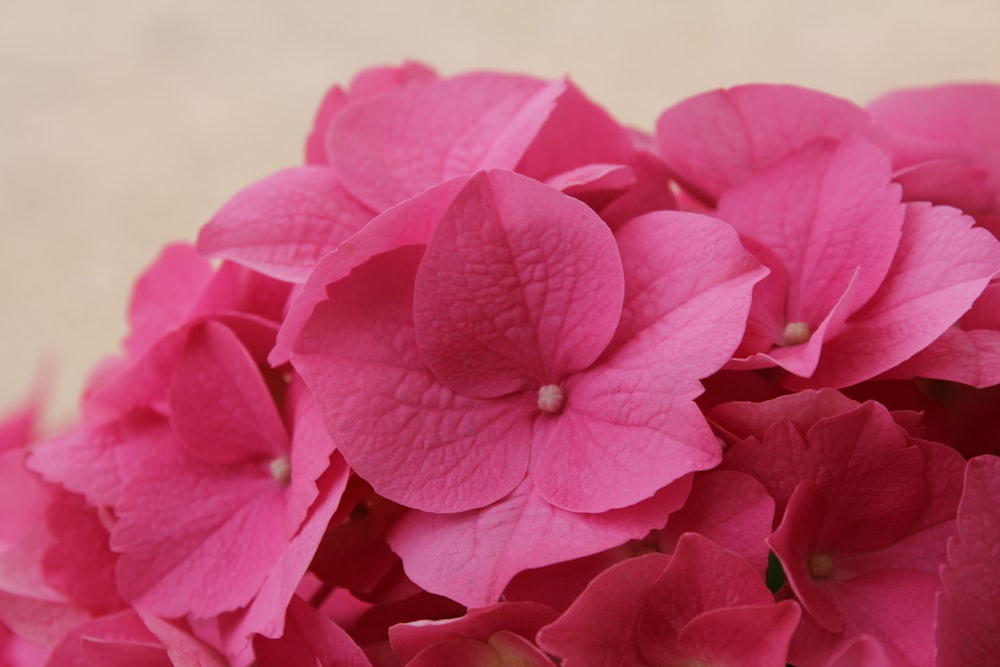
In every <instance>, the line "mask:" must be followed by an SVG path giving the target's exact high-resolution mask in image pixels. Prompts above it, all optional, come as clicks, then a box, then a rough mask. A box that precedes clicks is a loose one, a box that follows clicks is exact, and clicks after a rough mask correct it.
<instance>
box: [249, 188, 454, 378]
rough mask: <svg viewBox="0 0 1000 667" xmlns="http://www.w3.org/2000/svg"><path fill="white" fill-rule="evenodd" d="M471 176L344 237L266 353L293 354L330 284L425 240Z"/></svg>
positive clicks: (274, 357)
mask: <svg viewBox="0 0 1000 667" xmlns="http://www.w3.org/2000/svg"><path fill="white" fill-rule="evenodd" d="M467 180H468V179H467V178H458V179H455V180H452V181H447V182H445V183H441V184H440V185H437V186H435V187H433V188H431V189H430V190H428V191H427V192H425V193H423V194H421V195H419V196H417V197H414V198H413V199H412V200H410V201H406V202H404V203H402V204H400V205H399V206H395V207H393V208H390V209H389V210H388V211H386V212H385V213H383V214H382V215H380V216H378V217H376V218H375V219H374V220H372V221H371V222H370V223H369V224H368V225H367V226H366V227H365V228H364V230H363V231H362V232H361V233H359V234H357V235H356V236H354V237H353V238H351V239H350V240H348V241H346V242H345V243H344V244H343V245H342V246H341V247H340V249H339V251H337V252H332V253H330V254H329V255H327V256H325V257H324V258H323V259H322V260H320V262H319V264H317V265H316V268H315V270H313V272H312V274H310V276H309V279H308V280H307V281H306V283H305V285H304V286H303V287H302V289H301V290H300V291H299V293H298V295H297V296H296V297H295V299H294V300H293V301H292V304H291V307H290V308H289V311H288V314H287V315H286V316H285V318H284V320H283V322H282V326H281V330H280V331H279V332H278V340H277V342H276V343H275V345H274V350H273V351H272V352H271V354H270V356H269V357H268V360H269V361H270V362H271V365H272V366H279V365H281V364H283V363H285V362H287V361H288V360H289V358H290V356H291V353H292V345H293V343H294V342H295V339H296V338H297V337H298V336H299V334H300V333H301V332H302V328H303V327H304V326H305V324H306V322H307V321H308V320H309V316H310V315H312V312H313V309H314V308H315V307H316V305H317V304H318V303H320V302H322V301H324V300H326V298H327V295H326V288H327V286H328V285H330V284H332V283H334V282H336V281H338V280H341V279H343V278H346V277H347V276H348V275H350V273H351V271H352V270H354V269H355V268H357V267H359V266H361V265H362V264H364V263H365V262H367V261H368V260H370V259H371V258H372V257H375V256H377V255H380V254H383V253H386V252H389V251H391V250H395V249H397V248H401V247H403V246H407V245H426V244H427V243H428V241H430V238H431V235H432V234H433V233H434V230H435V229H436V228H437V224H438V221H439V220H440V219H441V216H442V215H444V212H445V211H446V210H447V209H448V207H449V206H450V205H451V202H452V200H454V198H455V195H456V194H458V192H459V190H461V189H462V187H463V186H464V185H465V183H466V182H467Z"/></svg>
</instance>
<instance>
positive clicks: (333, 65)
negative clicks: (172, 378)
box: [0, 0, 1000, 423]
mask: <svg viewBox="0 0 1000 667" xmlns="http://www.w3.org/2000/svg"><path fill="white" fill-rule="evenodd" d="M998 35H1000V2H997V1H996V0H867V1H864V0H841V1H840V2H828V1H826V0H815V1H814V0H752V1H751V0H745V1H739V0H728V1H727V0H700V1H698V2H693V1H691V2H688V1H686V0H646V1H641V0H618V2H614V3H612V2H609V1H605V2H597V1H594V0H504V1H503V2H487V1H486V0H483V1H476V0H423V1H417V0H413V1H412V2H411V1H404V0H398V1H395V2H389V1H384V0H365V1H364V2H357V1H354V2H347V1H345V0H298V1H297V2H291V3H277V2H265V1H264V0H213V1H212V2H205V1H204V0H141V1H140V2H135V1H133V0H88V1H87V2H80V1H79V0H0V318H2V320H0V322H2V326H0V413H2V412H3V411H4V409H5V408H6V407H10V406H12V405H13V404H14V403H15V402H17V401H18V400H19V399H20V398H21V397H23V396H24V395H25V394H26V393H27V391H28V390H29V389H30V387H31V386H32V384H33V383H34V382H35V379H36V377H37V376H38V375H39V372H40V369H41V368H42V367H44V366H47V367H48V368H49V370H50V372H49V375H50V376H51V378H52V380H53V381H54V382H53V391H52V405H51V407H50V410H49V421H50V423H56V422H58V421H62V420H63V419H66V418H69V417H70V416H71V415H73V414H74V411H75V409H76V396H77V395H78V393H79V391H80V388H81V387H82V384H83V380H84V378H85V376H86V373H87V372H88V370H89V369H90V368H91V367H92V366H93V364H94V363H95V362H96V361H97V360H98V359H99V358H100V357H102V356H104V355H106V354H109V353H112V352H114V351H116V350H117V349H118V343H119V341H120V339H121V337H122V336H123V335H124V333H125V311H126V304H127V300H128V294H129V291H130V289H131V283H132V280H133V279H134V277H135V276H136V275H137V273H138V272H139V271H140V270H141V269H142V267H143V266H144V265H146V264H147V263H148V262H149V261H150V259H152V258H153V257H154V256H155V254H156V253H157V251H158V249H159V248H160V247H161V246H162V245H163V244H164V243H166V242H168V241H173V240H180V239H189V240H193V239H194V238H195V235H196V233H197V230H198V228H199V226H200V225H201V224H202V223H203V222H205V221H206V220H207V219H208V218H209V217H210V216H211V215H212V213H213V212H214V211H215V210H216V209H217V208H218V207H219V206H220V205H221V204H222V203H223V202H225V201H226V199H227V198H228V197H229V196H231V195H232V194H233V193H234V192H235V191H236V190H237V189H239V188H240V187H242V186H244V185H247V184H249V183H251V182H252V181H254V180H257V179H258V178H260V177H262V176H264V175H266V174H269V173H271V172H273V171H276V170H277V169H279V168H281V167H284V166H288V165H293V164H296V163H298V162H299V161H300V160H301V153H302V150H301V147H302V142H303V139H304V137H305V133H306V131H307V129H308V128H309V126H310V122H311V119H312V114H313V111H314V108H315V106H316V104H317V102H318V101H319V99H320V98H321V97H322V95H323V93H324V91H325V90H326V89H327V88H328V87H329V86H330V85H331V84H333V83H335V82H345V83H346V82H347V81H349V79H350V77H351V76H352V75H353V73H354V72H356V71H357V70H359V69H361V68H363V67H366V66H368V65H373V64H385V63H398V62H400V61H402V60H404V59H419V60H422V61H424V62H426V63H428V64H430V65H432V66H434V67H435V68H437V69H438V70H439V71H440V72H442V73H444V74H452V73H457V72H459V71H462V70H466V69H474V68H495V69H502V70H511V71H520V72H526V73H531V74H535V75H540V76H543V77H556V76H561V75H563V74H564V73H568V74H570V75H571V77H572V78H573V79H574V80H575V81H576V82H577V84H578V85H580V86H581V87H582V88H583V89H584V90H585V91H586V92H587V93H589V94H590V96H591V97H593V98H594V99H596V100H597V101H598V102H600V103H601V104H603V105H604V106H606V107H607V108H608V109H609V110H610V111H611V112H612V113H613V114H615V115H616V116H617V117H618V118H620V119H622V120H624V121H626V122H629V123H631V124H634V125H637V126H640V127H643V128H651V127H652V126H653V123H654V121H655V119H656V117H657V115H658V113H659V112H660V111H661V110H662V109H664V108H665V107H667V106H669V105H670V104H672V103H674V102H676V101H678V100H681V99H683V98H684V97H686V96H689V95H692V94H695V93H698V92H701V91H704V90H708V89H711V88H716V87H720V86H730V85H735V84H738V83H745V82H752V81H767V82H790V83H797V84H801V85H806V86H811V87H816V88H820V89H823V90H826V91H828V92H831V93H834V94H837V95H841V96H844V97H848V98H850V99H853V100H855V101H857V102H862V103H863V102H866V101H868V100H870V99H871V98H873V97H874V96H876V95H877V94H878V93H880V92H882V91H884V90H886V89H889V88H891V87H901V86H912V85H927V84H932V83H937V82H943V81H947V80H993V81H1000V37H998ZM998 122H1000V119H998Z"/></svg>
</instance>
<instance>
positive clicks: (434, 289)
mask: <svg viewBox="0 0 1000 667" xmlns="http://www.w3.org/2000/svg"><path fill="white" fill-rule="evenodd" d="M623 291H624V283H623V277H622V268H621V259H620V258H619V255H618V251H617V248H616V247H615V243H614V237H613V236H612V234H611V231H610V230H609V229H608V227H607V225H605V224H604V223H603V222H602V221H601V219H600V218H598V217H597V215H596V214H595V213H594V212H593V211H591V210H590V209H589V208H588V207H587V206H585V205H584V204H582V203H580V202H578V201H576V200H574V199H572V198H570V197H567V196H565V195H562V194H560V193H559V192H558V191H556V190H554V189H552V188H550V187H547V186H544V185H541V184H539V183H537V182H536V181H533V180H531V179H529V178H526V177H524V176H519V175H517V174H514V173H512V172H503V171H492V172H487V173H481V174H477V175H476V176H475V177H473V178H472V180H470V181H469V183H468V185H466V186H465V188H463V189H462V191H461V192H460V193H459V194H458V196H457V197H456V198H455V201H454V202H453V203H452V205H451V207H450V208H449V209H448V212H447V213H445V215H444V217H443V218H442V219H441V222H440V224H439V225H438V228H437V230H436V231H435V233H434V237H433V238H432V239H431V242H430V244H429V245H428V246H427V254H426V255H425V256H424V259H423V261H422V262H421V264H420V268H419V270H418V271H417V276H416V284H415V287H414V294H413V317H414V321H415V324H416V336H417V344H418V346H419V347H420V352H421V355H422V357H423V359H424V361H425V362H426V364H427V365H428V366H429V367H430V368H431V370H433V371H434V374H435V375H436V376H437V377H438V379H439V380H440V381H441V382H442V383H443V384H444V385H446V386H447V387H448V388H450V389H452V390H454V391H457V392H459V393H462V394H465V395H467V396H474V397H477V398H490V397H495V396H501V395H504V394H508V393H510V392H513V391H517V390H519V389H523V388H526V387H530V388H532V389H537V388H538V387H539V386H541V385H545V384H558V383H559V382H561V381H563V380H564V379H565V377H566V375H568V374H569V373H572V372H574V371H578V370H580V369H583V368H586V367H588V366H589V365H590V364H592V363H593V362H594V360H595V359H596V358H597V357H598V355H599V354H600V353H601V352H602V351H603V350H604V348H605V347H606V346H607V344H608V341H610V340H611V336H612V334H613V333H614V330H615V326H616V325H617V323H618V319H619V317H620V315H621V303H622V294H623Z"/></svg>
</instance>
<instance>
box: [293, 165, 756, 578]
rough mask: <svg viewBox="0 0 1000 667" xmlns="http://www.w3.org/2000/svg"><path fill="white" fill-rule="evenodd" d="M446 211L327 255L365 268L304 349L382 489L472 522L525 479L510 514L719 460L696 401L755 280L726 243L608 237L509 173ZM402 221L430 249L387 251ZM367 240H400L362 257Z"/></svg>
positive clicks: (657, 223)
mask: <svg viewBox="0 0 1000 667" xmlns="http://www.w3.org/2000/svg"><path fill="white" fill-rule="evenodd" d="M433 196H435V193H433V192H432V193H429V194H428V198H431V197H433ZM432 202H433V200H432ZM450 202H451V203H450V205H449V206H448V207H447V208H446V209H445V210H444V211H443V212H439V211H440V205H439V204H438V205H431V206H429V207H428V208H429V209H430V213H432V214H433V215H432V217H431V218H429V219H428V218H425V219H423V220H422V218H421V214H424V215H426V213H425V209H423V208H422V203H418V200H413V203H412V204H411V205H410V206H406V205H404V206H401V207H397V208H396V209H394V210H393V211H390V214H391V215H390V214H387V215H386V216H384V217H383V219H381V220H376V221H375V222H373V223H372V224H371V225H370V226H369V227H367V228H366V230H365V231H364V232H363V233H362V234H361V235H359V236H358V237H357V239H356V240H354V241H352V242H351V244H350V245H349V246H345V247H344V248H342V249H341V250H339V251H338V252H336V253H334V254H333V255H331V256H330V257H329V258H328V261H329V262H330V263H331V264H336V263H338V262H339V263H340V265H341V268H339V269H334V270H333V271H337V270H339V271H344V269H343V266H344V263H347V264H348V265H349V266H351V267H354V266H356V267H357V268H354V269H353V272H351V273H349V275H348V276H347V277H345V279H343V280H340V281H339V282H334V283H332V284H331V285H330V286H329V287H328V288H327V293H328V294H329V300H328V301H326V302H324V303H321V304H320V305H319V306H317V308H316V309H315V311H314V312H313V315H312V318H311V319H310V320H309V323H308V324H307V325H306V326H305V328H304V329H303V330H302V333H301V335H300V336H299V339H298V341H297V342H296V348H295V349H296V352H295V355H294V357H293V363H294V365H295V366H296V368H297V369H299V371H300V372H301V373H302V374H303V377H304V378H306V381H307V383H309V384H310V386H311V388H312V390H313V392H314V394H315V395H316V397H317V400H318V401H319V403H320V406H321V409H322V411H323V413H324V417H325V419H326V424H327V428H328V429H329V431H330V433H331V435H332V436H333V437H334V439H335V440H336V441H337V442H339V443H342V445H341V448H342V451H343V452H344V454H345V456H346V457H347V459H348V461H349V463H350V464H351V466H352V467H353V468H354V469H355V470H356V471H358V473H359V474H360V475H362V476H363V477H365V478H366V479H367V480H368V481H369V482H371V484H372V486H373V487H374V488H375V490H376V491H378V492H379V493H380V494H381V495H384V496H386V497H388V498H390V499H391V500H394V501H396V502H399V503H401V504H403V505H406V506H409V507H413V508H417V509H421V510H424V511H427V512H444V513H455V512H464V511H470V510H474V509H477V508H480V507H484V506H487V505H490V504H491V503H495V502H497V501H499V500H501V499H502V498H504V496H507V495H508V494H511V492H512V491H514V489H515V488H516V487H518V486H519V485H520V484H521V483H522V480H524V478H525V475H526V474H527V475H528V476H529V477H530V479H531V485H530V487H526V489H525V490H524V491H523V492H519V493H518V494H516V495H515V497H514V500H515V501H516V502H515V505H516V506H517V507H518V508H519V509H518V510H517V512H516V513H515V514H514V515H512V516H522V517H524V516H530V514H527V515H526V514H525V509H524V508H525V507H526V506H525V505H524V504H523V503H524V502H527V503H528V505H532V504H537V503H538V502H541V503H543V505H544V504H550V505H551V506H553V507H554V508H555V509H557V510H560V511H568V512H575V513H595V512H606V511H608V510H612V509H617V508H625V507H628V506H632V505H635V504H636V503H639V502H642V501H644V500H646V499H648V498H650V497H651V496H653V495H654V494H655V493H656V492H657V491H658V490H659V489H661V488H663V487H665V486H667V485H668V484H670V483H671V482H673V481H675V480H677V479H680V478H681V477H683V476H684V475H686V474H687V473H689V472H691V471H693V470H697V469H705V468H709V467H711V466H713V465H714V464H715V463H716V462H717V461H718V456H719V451H718V445H717V443H716V441H715V439H714V437H713V436H712V434H711V432H710V431H709V430H708V428H707V425H706V424H705V422H704V419H703V418H702V417H701V416H700V414H699V413H698V411H697V408H696V406H695V405H694V403H693V402H691V399H692V398H693V397H694V396H696V395H697V394H698V393H699V392H700V390H701V388H700V385H699V384H698V383H697V378H700V377H704V376H706V375H708V374H710V373H711V372H713V371H714V370H715V369H717V368H718V365H719V364H721V363H722V362H723V361H724V359H725V357H726V356H727V350H729V349H731V347H730V346H731V345H733V343H734V341H735V337H736V336H738V335H739V334H738V332H740V331H741V329H742V322H743V311H742V308H744V307H745V303H746V302H745V299H746V297H747V291H748V290H749V289H750V287H751V286H752V284H753V283H754V282H756V281H757V280H758V279H759V278H760V276H761V271H760V269H759V267H758V266H757V265H756V263H755V262H754V261H753V260H752V259H750V258H749V256H748V255H747V254H746V253H745V251H744V250H743V249H742V248H740V247H739V245H738V243H737V242H736V239H735V236H734V235H733V234H732V232H731V231H730V230H728V229H727V228H726V227H725V226H724V225H721V224H719V223H717V222H716V221H713V220H710V219H707V218H703V217H700V216H694V215H691V214H666V213H665V214H649V215H647V216H644V217H642V218H640V219H636V220H633V221H632V222H631V223H629V224H627V225H625V226H624V227H622V228H621V229H620V230H619V232H618V234H617V236H613V235H612V233H611V231H610V230H609V229H608V228H607V226H606V225H605V224H604V223H603V222H602V221H601V220H600V219H599V218H598V217H597V216H596V215H594V214H593V212H592V211H591V210H590V209H588V208H587V207H586V206H584V205H582V204H580V203H579V202H577V201H575V200H573V199H570V198H568V197H566V196H565V195H562V194H560V193H559V192H558V191H556V190H553V189H551V188H548V187H545V186H543V185H540V184H538V183H537V182H535V181H532V180H530V179H527V178H525V177H522V176H518V175H516V174H512V173H510V172H486V173H483V174H480V175H478V176H476V177H474V178H473V179H472V180H471V181H469V182H468V184H467V185H465V186H464V187H463V188H462V190H461V191H460V192H459V193H458V194H457V196H454V198H453V201H452V200H450ZM397 221H405V224H406V226H407V227H406V229H407V230H408V231H406V232H405V233H406V234H414V233H415V232H414V231H413V230H414V229H417V228H421V227H422V228H423V229H424V230H426V231H425V232H424V233H425V234H426V236H424V241H423V244H426V245H423V244H422V245H406V244H404V243H402V242H398V241H395V242H394V241H393V240H391V239H393V238H394V235H393V233H392V229H393V225H395V224H397ZM380 223H381V224H380ZM395 238H398V237H395ZM653 239H656V240H655V241H654V240H653ZM680 239H684V244H683V245H680V244H679V241H680ZM695 239H698V240H697V241H695ZM387 240H388V241H387ZM365 242H367V243H370V244H373V245H374V247H378V246H379V244H388V247H385V246H384V245H383V248H382V252H381V253H378V252H376V251H373V250H371V249H370V247H369V248H366V249H365V250H364V251H361V252H358V251H357V248H358V247H359V246H361V247H363V246H362V244H363V243H365ZM368 257H371V259H368V261H367V262H365V261H364V259H366V258H368ZM359 264H360V266H359ZM695 267H697V268H695ZM347 270H348V271H349V270H350V268H348V269H347ZM333 271H331V272H333ZM324 272H325V271H324ZM327 275H328V274H327ZM685 276H687V277H686V278H685ZM307 287H308V286H307ZM386 327H389V329H390V330H391V332H392V333H391V335H386V333H388V331H389V330H387V329H386ZM709 332H710V333H709ZM652 368H656V369H657V371H656V373H655V375H653V374H651V373H650V372H649V371H650V369H652ZM654 377H655V379H654ZM609 447H613V448H614V449H613V450H609V449H608V448H609ZM616 452H619V453H618V454H616ZM667 452H669V454H666V453H667ZM529 461H530V464H529ZM533 494H537V496H538V500H527V499H528V498H530V497H531V496H532V495H533ZM518 498H524V499H525V500H523V501H522V500H520V499H518ZM666 509H667V511H670V509H673V507H671V508H666ZM547 514H548V513H545V512H543V515H545V516H547ZM541 516H542V515H539V517H541ZM663 518H664V517H661V518H660V520H659V522H660V523H662V520H663ZM428 520H432V519H428ZM546 521H548V519H546ZM649 527H652V525H649V526H646V527H645V529H648V528H649ZM525 529H527V524H523V525H522V526H521V527H520V528H519V530H525ZM645 529H643V531H642V532H644V530H645ZM619 539H620V538H619ZM395 546H396V548H397V549H399V548H402V547H401V546H400V545H399V544H396V545H395ZM607 546H612V544H603V545H602V546H600V547H597V548H596V549H594V550H600V549H602V548H606V547H607ZM501 551H502V550H501ZM497 552H498V551H494V553H497ZM576 555H583V554H582V553H574V554H569V556H570V557H573V556H576ZM405 562H406V557H405V556H404V563H405ZM543 564H544V563H541V562H536V563H533V566H539V565H543ZM408 571H410V570H409V569H408ZM512 574H513V572H512V573H510V575H512ZM411 576H413V574H412V572H411ZM424 583H425V585H426V583H427V582H426V581H425V582H424ZM503 583H505V582H501V581H497V582H496V584H494V586H496V585H497V584H499V588H497V589H495V590H496V592H499V590H500V589H502V585H503ZM468 595H473V593H472V592H471V591H470V592H469V593H468Z"/></svg>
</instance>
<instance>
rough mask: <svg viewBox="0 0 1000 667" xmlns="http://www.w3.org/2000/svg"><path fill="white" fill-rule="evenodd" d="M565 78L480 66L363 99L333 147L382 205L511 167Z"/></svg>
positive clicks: (351, 178) (331, 141) (347, 171)
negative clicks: (489, 170) (547, 79)
mask: <svg viewBox="0 0 1000 667" xmlns="http://www.w3.org/2000/svg"><path fill="white" fill-rule="evenodd" d="M564 87H565V84H564V83H562V82H557V83H556V84H552V85H549V86H546V85H545V84H544V83H543V82H541V81H538V80H536V79H531V78H528V77H520V76H510V75H503V74H495V73H489V72H476V73H471V74H466V75H463V76H458V77H455V78H453V79H442V80H436V81H430V82H427V83H424V84H421V85H413V86H405V87H402V88H399V89H397V90H394V91H390V92H388V93H385V94H383V95H378V96H374V97H370V98H368V99H363V100H360V101H358V102H357V103H355V104H351V105H350V106H349V107H347V108H345V109H344V110H343V111H341V112H340V113H339V114H337V116H336V117H335V118H334V120H333V123H332V124H331V125H330V129H329V132H328V134H327V144H326V147H327V154H328V155H329V156H330V160H331V162H332V163H333V164H335V165H336V169H337V171H338V173H339V174H340V177H341V179H342V183H343V184H344V186H345V187H346V188H347V189H348V191H350V192H351V193H352V194H353V195H354V196H356V197H357V198H358V199H359V200H360V201H362V202H363V203H365V204H366V205H368V206H369V207H371V208H372V209H373V210H375V211H384V210H385V209H387V208H389V207H390V206H392V205H393V204H396V203H398V202H401V201H403V200H404V199H408V198H410V197H413V196H414V195H417V194H419V193H421V192H423V191H424V190H426V189H427V188H429V187H431V186H433V185H435V184H437V183H440V182H441V181H445V180H448V179H449V178H453V177H455V176H462V175H466V174H470V173H472V172H474V171H477V170H479V169H484V168H489V167H500V168H507V169H512V168H514V167H515V166H516V165H517V162H518V161H519V160H520V159H521V157H522V156H523V154H524V151H525V150H526V149H527V146H528V145H529V144H530V142H531V141H532V140H533V139H534V137H535V135H536V133H537V132H538V128H539V127H540V126H541V124H542V123H544V121H545V120H546V118H547V117H548V115H549V113H550V111H551V109H552V106H553V104H554V103H555V100H556V99H557V98H558V96H559V95H560V94H561V93H562V90H563V89H564Z"/></svg>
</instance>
